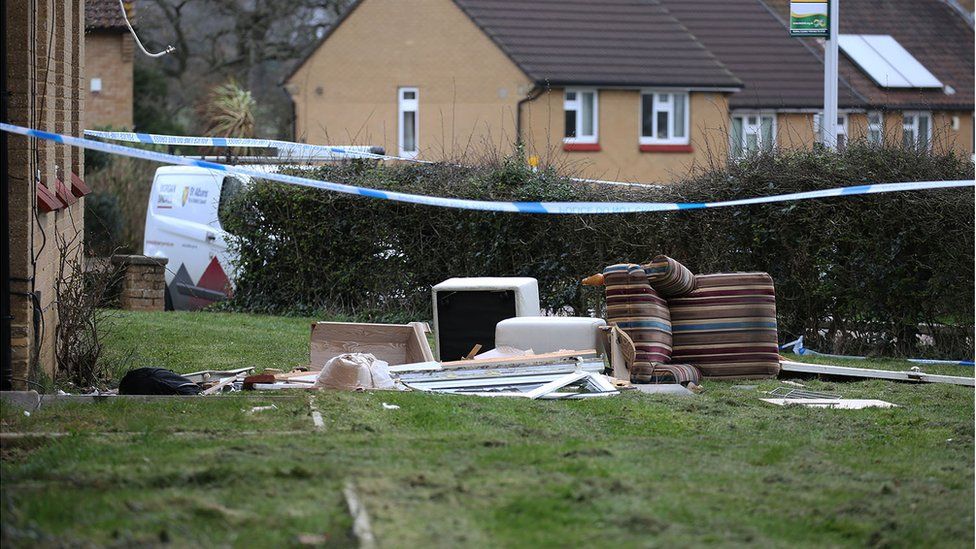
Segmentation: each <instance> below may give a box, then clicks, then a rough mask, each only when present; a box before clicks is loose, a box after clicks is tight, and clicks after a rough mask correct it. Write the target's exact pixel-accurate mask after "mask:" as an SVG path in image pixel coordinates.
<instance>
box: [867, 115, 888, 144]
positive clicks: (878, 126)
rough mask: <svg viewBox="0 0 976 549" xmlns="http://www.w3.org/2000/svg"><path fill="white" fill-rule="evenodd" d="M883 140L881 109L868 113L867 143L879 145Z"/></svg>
mask: <svg viewBox="0 0 976 549" xmlns="http://www.w3.org/2000/svg"><path fill="white" fill-rule="evenodd" d="M883 141H884V114H883V113H882V112H881V111H871V112H869V113H868V143H871V144H872V145H880V144H881V143H882V142H883Z"/></svg>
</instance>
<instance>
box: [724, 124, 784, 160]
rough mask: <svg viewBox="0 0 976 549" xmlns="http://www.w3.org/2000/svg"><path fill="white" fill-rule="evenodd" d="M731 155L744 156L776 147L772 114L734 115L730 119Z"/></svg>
mask: <svg viewBox="0 0 976 549" xmlns="http://www.w3.org/2000/svg"><path fill="white" fill-rule="evenodd" d="M731 137H732V155H733V156H736V157H740V156H746V155H749V154H752V153H754V152H756V151H759V150H764V151H769V150H772V149H773V147H775V146H776V117H775V115H772V114H760V113H751V114H745V113H744V114H736V115H734V116H733V117H732V136H731Z"/></svg>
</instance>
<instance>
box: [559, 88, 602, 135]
mask: <svg viewBox="0 0 976 549" xmlns="http://www.w3.org/2000/svg"><path fill="white" fill-rule="evenodd" d="M570 93H575V94H576V96H575V98H574V99H568V96H569V94H570ZM584 93H592V94H593V134H592V135H580V129H581V128H582V127H583V120H582V116H583V108H582V107H583V102H582V100H581V96H582V94H584ZM569 110H574V111H576V137H565V128H564V129H563V130H564V133H563V136H564V137H563V143H569V144H573V143H587V144H593V143H599V140H600V93H599V92H598V91H597V90H596V89H595V88H566V90H565V91H564V92H563V113H564V116H563V120H564V121H565V119H566V117H565V112H566V111H569ZM564 123H565V122H564Z"/></svg>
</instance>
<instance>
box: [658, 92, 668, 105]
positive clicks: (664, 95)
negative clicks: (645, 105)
mask: <svg viewBox="0 0 976 549" xmlns="http://www.w3.org/2000/svg"><path fill="white" fill-rule="evenodd" d="M657 100H658V101H660V102H661V103H667V102H668V101H670V100H671V94H670V93H659V94H657Z"/></svg>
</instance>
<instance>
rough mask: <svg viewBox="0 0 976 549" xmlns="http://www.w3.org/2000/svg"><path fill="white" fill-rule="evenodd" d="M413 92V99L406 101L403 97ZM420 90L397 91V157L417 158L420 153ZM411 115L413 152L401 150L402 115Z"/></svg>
mask: <svg viewBox="0 0 976 549" xmlns="http://www.w3.org/2000/svg"><path fill="white" fill-rule="evenodd" d="M409 92H413V99H406V98H405V95H406V94H407V93H409ZM419 107H420V90H418V89H417V88H399V89H398V90H397V148H398V149H399V156H401V157H403V158H417V154H418V153H419V152H420V108H419ZM408 112H412V113H413V146H414V150H412V151H408V150H405V149H404V148H403V145H404V137H405V131H406V125H405V124H404V123H403V120H404V114H405V113H408Z"/></svg>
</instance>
